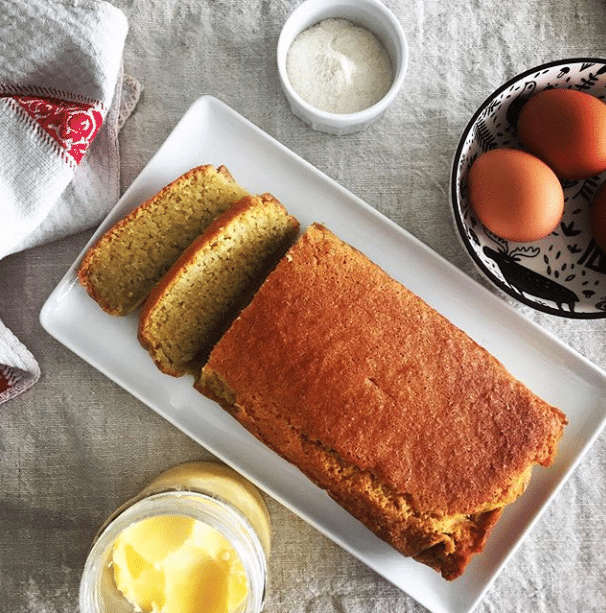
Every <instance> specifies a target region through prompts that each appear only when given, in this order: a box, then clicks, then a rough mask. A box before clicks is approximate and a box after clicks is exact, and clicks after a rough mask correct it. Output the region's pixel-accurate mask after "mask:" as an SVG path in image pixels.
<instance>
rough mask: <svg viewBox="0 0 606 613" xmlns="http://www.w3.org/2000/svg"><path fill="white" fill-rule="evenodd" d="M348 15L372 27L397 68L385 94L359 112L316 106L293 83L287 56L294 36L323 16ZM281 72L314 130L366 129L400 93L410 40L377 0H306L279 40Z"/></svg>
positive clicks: (347, 131)
mask: <svg viewBox="0 0 606 613" xmlns="http://www.w3.org/2000/svg"><path fill="white" fill-rule="evenodd" d="M330 18H332V19H334V18H342V19H348V20H349V21H351V22H352V23H355V24H356V25H359V26H362V27H365V28H366V29H367V30H369V31H371V32H372V33H373V34H374V35H375V36H377V37H378V38H379V40H380V41H381V42H382V43H383V45H384V46H385V48H386V49H387V52H388V53H389V55H390V57H391V61H392V66H393V69H394V81H393V83H392V85H391V87H390V89H389V91H388V92H387V93H386V94H385V96H384V97H383V98H382V99H381V100H380V101H379V102H377V103H376V104H374V105H373V106H371V107H369V108H367V109H364V110H363V111H359V112H357V113H347V114H336V113H328V112H326V111H321V110H319V109H316V108H314V107H313V106H311V105H310V104H308V103H307V102H306V101H305V100H303V98H301V96H300V95H299V94H298V93H297V92H296V91H295V90H294V89H293V88H292V86H291V85H290V82H289V79H288V74H287V72H286V56H287V54H288V50H289V48H290V46H291V44H292V42H293V41H294V39H295V38H296V37H297V36H298V35H299V34H300V33H301V32H303V30H306V29H307V28H309V27H311V26H313V25H315V24H317V23H318V22H320V21H322V20H324V19H330ZM277 61H278V72H279V74H280V82H281V84H282V89H283V91H284V94H285V96H286V98H287V100H288V102H289V104H290V107H291V109H292V111H293V113H294V114H295V115H296V116H297V117H299V119H301V120H302V121H304V122H305V123H306V124H308V125H309V126H311V127H312V128H313V129H314V130H318V131H320V132H326V133H329V134H336V135H343V134H351V133H353V132H359V131H361V130H364V129H365V128H367V127H368V126H369V125H371V124H372V123H374V122H375V121H377V119H379V118H380V117H381V116H382V115H383V114H384V113H385V111H386V109H387V108H388V107H389V106H390V104H391V103H392V102H393V100H394V98H395V97H396V95H397V94H398V92H399V90H400V88H401V87H402V83H403V81H404V76H405V74H406V68H407V66H408V43H407V41H406V36H405V34H404V30H403V29H402V26H401V25H400V23H399V21H398V20H397V19H396V17H395V16H394V14H393V13H392V12H391V11H390V10H389V9H387V7H385V5H383V4H382V3H380V2H379V1H378V0H306V1H305V2H303V4H301V5H299V6H298V7H297V8H296V9H295V10H294V11H293V12H292V14H291V15H290V17H289V18H288V19H287V20H286V23H285V24H284V27H283V29H282V32H281V33H280V38H279V40H278V51H277Z"/></svg>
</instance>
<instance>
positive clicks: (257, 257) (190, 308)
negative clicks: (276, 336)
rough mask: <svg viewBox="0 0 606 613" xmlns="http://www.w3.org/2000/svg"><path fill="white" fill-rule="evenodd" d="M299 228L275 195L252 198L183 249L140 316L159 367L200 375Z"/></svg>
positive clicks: (148, 346)
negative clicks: (199, 370)
mask: <svg viewBox="0 0 606 613" xmlns="http://www.w3.org/2000/svg"><path fill="white" fill-rule="evenodd" d="M298 229H299V224H298V222H297V220H296V219H295V218H294V217H292V216H291V215H289V214H288V212H287V211H286V209H285V208H284V206H283V205H282V204H281V203H280V202H278V200H276V199H275V198H274V197H273V196H271V195H270V194H264V195H262V196H247V197H245V198H243V199H242V200H240V201H238V202H236V203H235V204H234V205H233V206H232V207H231V208H230V209H228V210H227V211H226V212H225V213H223V214H222V215H221V216H220V217H219V218H217V219H216V220H215V222H213V224H212V225H211V226H210V227H209V228H208V230H207V231H206V232H204V233H203V234H202V235H201V236H200V237H199V238H198V239H196V241H194V243H193V244H192V245H191V246H190V247H189V248H188V249H186V251H185V252H184V253H183V254H182V256H181V257H180V258H179V260H178V261H177V262H176V263H175V265H174V266H173V267H172V268H171V270H170V271H169V272H168V274H167V275H165V277H164V278H163V279H162V280H161V281H160V283H158V285H157V286H156V287H154V289H153V290H152V291H151V293H150V295H149V297H148V299H147V300H146V302H145V304H144V306H143V309H142V312H141V317H140V322H139V331H138V335H139V341H140V342H141V344H142V345H143V346H144V347H145V348H146V349H147V350H148V351H149V352H150V355H151V356H152V358H153V360H154V362H155V363H156V365H157V366H158V368H160V370H162V371H163V372H165V373H167V374H171V375H173V376H180V375H182V374H185V373H187V372H191V371H192V369H193V370H197V368H198V366H199V365H200V362H203V361H204V359H205V357H206V356H207V355H208V353H209V352H210V349H211V348H212V345H213V344H214V342H216V341H217V340H218V338H219V337H220V335H221V333H222V332H223V331H224V330H225V328H226V327H227V326H228V324H229V322H230V321H231V320H232V319H233V318H234V317H236V315H237V313H238V312H239V311H240V310H241V309H242V308H243V306H244V305H245V304H246V303H247V302H248V300H249V299H250V298H251V297H252V295H253V294H254V292H255V291H256V290H257V288H258V287H259V285H260V284H261V283H262V281H263V279H264V278H265V276H266V275H267V273H268V272H269V270H270V269H271V268H272V267H273V266H274V265H275V264H276V263H277V261H278V260H279V258H280V257H281V256H282V255H283V254H284V252H285V251H286V250H287V249H288V247H289V246H290V245H291V244H292V242H293V241H294V239H295V237H296V234H297V232H298Z"/></svg>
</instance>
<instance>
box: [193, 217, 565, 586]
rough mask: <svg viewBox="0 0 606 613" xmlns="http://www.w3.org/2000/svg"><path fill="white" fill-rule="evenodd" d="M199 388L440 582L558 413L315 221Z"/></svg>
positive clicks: (476, 545)
mask: <svg viewBox="0 0 606 613" xmlns="http://www.w3.org/2000/svg"><path fill="white" fill-rule="evenodd" d="M196 387H197V388H198V389H199V390H200V391H201V392H203V393H205V394H206V395H207V396H209V397H211V398H213V399H214V400H216V401H218V402H219V403H221V404H222V405H223V406H224V407H225V408H226V409H227V410H229V411H230V412H232V413H233V415H234V416H235V417H236V418H237V419H238V420H239V421H240V422H241V423H242V424H244V425H245V426H246V427H247V428H248V429H249V430H250V431H251V432H252V433H253V434H255V435H256V436H257V437H258V438H260V439H261V440H262V441H264V442H265V443H266V444H267V445H268V446H270V447H272V448H273V449H274V450H275V451H277V452H278V453H279V454H281V455H282V456H284V457H285V458H286V459H288V460H289V461H291V462H293V463H294V464H295V465H297V466H298V467H299V468H300V469H301V470H302V471H303V472H304V473H305V474H306V475H308V476H309V477H310V478H311V479H312V480H313V481H314V482H316V483H317V484H318V485H320V486H321V487H323V488H325V489H326V490H327V492H328V493H329V494H330V495H331V496H332V497H333V498H335V500H337V502H339V503H340V504H341V505H342V506H343V507H344V508H345V509H347V510H348V511H349V512H350V513H352V514H353V515H354V516H355V517H357V518H358V519H359V520H360V521H362V522H363V523H364V524H365V525H366V526H368V527H369V528H370V529H371V530H373V531H374V532H375V533H376V534H377V535H379V536H380V537H381V538H383V539H384V540H385V541H387V542H388V543H390V544H391V545H392V546H394V547H395V548H396V549H398V550H399V551H400V552H402V553H403V554H404V555H407V556H413V557H415V558H416V559H417V560H419V561H421V562H424V563H425V564H428V565H429V566H431V567H433V568H434V569H436V570H437V571H439V572H441V573H442V575H443V576H444V577H445V578H447V579H454V578H456V577H458V576H459V575H460V574H461V573H462V572H463V570H464V568H465V566H466V565H467V563H468V562H469V559H470V557H471V556H472V554H474V553H477V552H479V551H481V550H482V549H483V547H484V545H485V541H486V538H487V536H488V534H489V533H490V530H491V529H492V527H493V526H494V524H495V523H496V521H497V520H498V518H499V516H500V514H501V511H502V509H503V507H504V506H505V505H507V504H509V503H511V502H513V501H514V500H515V499H516V498H517V497H518V496H519V495H520V494H521V493H522V492H523V491H524V489H525V487H526V485H527V483H528V480H529V478H530V475H531V470H532V467H533V465H535V464H537V463H539V464H543V465H548V464H549V463H550V462H551V461H552V459H553V457H554V455H555V453H556V446H557V443H558V441H559V439H560V437H561V435H562V432H563V428H564V425H565V423H566V418H565V416H564V414H563V413H562V412H561V411H559V410H558V409H556V408H554V407H552V406H550V405H549V404H547V403H545V402H544V401H542V400H541V399H540V398H539V397H537V396H536V395H535V394H534V393H533V392H532V391H530V390H529V389H528V388H527V387H526V386H524V385H523V384H522V383H521V382H519V381H518V380H516V379H515V378H513V377H512V376H511V375H510V374H509V373H508V372H507V371H506V369H505V368H504V367H503V366H502V364H501V363H500V362H498V361H497V360H496V359H495V358H494V357H493V356H491V355H490V354H489V353H488V352H487V351H486V350H484V349H483V348H482V347H480V346H479V345H478V344H477V343H476V342H474V341H473V340H472V339H471V338H469V337H468V336H467V335H466V334H465V333H464V332H462V331H461V330H460V329H458V328H456V327H455V326H454V325H453V324H451V323H450V322H449V321H448V320H447V319H445V318H444V317H443V316H441V315H440V314H438V313H437V312H436V311H435V310H433V309H432V308H431V307H429V306H428V305H427V304H426V303H425V302H424V301H423V300H422V299H421V298H419V297H418V296H416V295H415V294H414V293H412V292H411V291H409V290H408V289H407V288H405V287H404V286H402V285H401V284H399V283H397V282H396V281H394V280H393V279H392V278H391V277H389V276H388V275H387V274H386V273H385V272H384V271H383V270H381V269H380V268H379V267H378V266H376V265H375V264H373V263H372V262H371V261H370V260H369V259H368V258H367V257H366V256H365V255H363V254H362V253H360V252H359V251H357V250H356V249H354V248H352V247H351V246H349V245H347V244H346V243H344V242H343V241H341V240H340V239H339V238H337V237H336V236H335V235H334V234H333V233H331V232H330V231H329V230H327V229H326V228H324V227H323V226H321V225H318V224H314V225H313V226H311V227H310V228H308V230H307V232H306V233H305V234H304V235H303V236H302V237H301V239H300V240H299V241H298V242H297V243H296V244H295V245H294V246H293V247H292V249H291V250H290V251H289V252H288V253H287V255H286V257H284V258H283V259H282V261H281V262H280V264H279V265H278V266H277V267H276V269H275V270H274V271H273V272H272V273H271V274H270V276H269V277H268V279H267V280H266V282H265V283H264V284H263V285H262V286H261V288H260V290H259V291H258V293H257V294H256V296H255V298H254V299H253V300H252V302H251V304H250V305H249V306H248V307H247V308H246V309H244V310H243V311H242V313H241V314H240V316H239V317H238V319H237V320H236V321H235V322H234V323H233V324H232V326H231V327H230V328H229V330H228V331H227V332H226V333H225V335H224V336H223V337H222V338H221V340H220V341H219V342H218V343H217V345H216V346H215V348H214V349H213V351H212V353H211V354H210V357H209V360H208V362H207V363H206V365H205V366H204V368H203V369H202V371H201V375H200V379H199V381H198V382H197V383H196Z"/></svg>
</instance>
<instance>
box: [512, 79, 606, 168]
mask: <svg viewBox="0 0 606 613" xmlns="http://www.w3.org/2000/svg"><path fill="white" fill-rule="evenodd" d="M517 127H518V136H519V138H520V142H521V143H522V144H523V145H524V146H525V147H527V148H528V150H529V151H530V152H532V153H534V154H535V155H537V156H538V157H540V158H541V159H542V160H543V161H544V162H546V163H547V164H549V166H551V168H552V169H553V170H554V172H555V173H556V174H557V175H558V177H560V178H562V179H571V180H572V179H584V178H586V177H590V176H593V175H597V174H600V173H601V172H603V171H604V170H606V104H604V102H602V101H601V100H599V99H598V98H596V97H595V96H592V95H591V94H587V93H585V92H581V91H578V90H573V89H545V90H543V91H541V92H538V93H537V94H534V95H533V96H531V97H530V99H529V100H528V102H526V103H525V104H524V106H523V107H522V110H521V111H520V115H519V117H518V126H517Z"/></svg>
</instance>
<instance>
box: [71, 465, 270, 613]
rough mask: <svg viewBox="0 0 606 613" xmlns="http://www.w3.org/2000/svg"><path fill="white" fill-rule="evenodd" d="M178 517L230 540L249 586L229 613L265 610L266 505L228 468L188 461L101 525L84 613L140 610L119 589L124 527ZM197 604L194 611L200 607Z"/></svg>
mask: <svg viewBox="0 0 606 613" xmlns="http://www.w3.org/2000/svg"><path fill="white" fill-rule="evenodd" d="M175 517H177V518H189V519H191V520H198V521H199V522H202V524H205V525H206V526H209V527H210V528H212V529H214V530H216V531H218V532H219V533H220V534H221V535H222V536H223V537H225V539H227V542H228V543H229V545H230V551H231V550H233V551H235V553H236V554H237V556H238V558H239V560H240V562H241V567H242V568H243V569H244V573H245V576H246V587H247V590H246V596H245V598H244V600H243V601H242V602H241V604H240V605H239V606H238V607H237V608H235V609H234V610H233V611H230V613H259V612H260V611H261V610H262V609H263V604H264V598H265V592H266V589H267V560H268V557H269V553H270V535H271V527H270V519H269V513H268V510H267V506H266V505H265V502H264V500H263V498H262V497H261V495H260V493H259V492H258V491H257V489H256V488H255V487H254V486H253V485H252V484H251V483H249V482H248V481H247V480H245V479H244V478H243V477H242V476H240V475H239V474H238V473H236V472H235V471H233V470H231V469H230V468H228V467H227V466H224V465H221V464H218V463H215V462H190V463H187V464H182V465H180V466H176V467H174V468H171V469H169V470H168V471H166V472H164V473H162V474H161V475H160V476H159V477H157V478H156V479H154V481H152V482H151V483H150V484H149V486H147V487H146V488H145V489H144V490H143V491H142V492H141V493H140V494H139V495H137V496H136V497H135V498H133V499H131V500H129V501H128V502H127V503H126V504H125V505H123V506H122V507H120V508H119V509H118V510H117V511H116V512H115V513H114V514H113V515H112V516H111V517H110V518H109V519H108V520H107V521H106V522H105V524H104V525H103V526H102V527H101V529H100V530H99V532H98V534H97V536H96V537H95V540H94V541H93V545H92V547H91V550H90V552H89V555H88V558H87V560H86V563H85V565H84V571H83V574H82V580H81V583H80V611H81V613H132V612H133V611H137V610H141V609H140V608H137V607H136V606H135V603H133V602H132V600H129V599H127V598H126V597H125V596H124V594H123V593H122V592H121V591H120V589H119V588H118V585H117V583H116V577H115V570H116V569H115V564H114V551H115V549H116V546H117V543H119V542H120V540H119V539H120V537H121V536H123V535H125V531H126V530H128V529H130V528H131V527H132V526H135V525H137V524H139V525H141V524H140V523H139V522H143V521H144V520H147V519H150V518H164V519H166V518H169V519H170V518H175ZM131 532H132V531H131ZM211 532H213V531H212V530H211ZM213 533H214V532H213ZM126 534H128V533H126ZM207 596H208V595H207ZM205 599H206V597H205ZM195 604H196V603H192V613H193V612H194V611H199V610H200V609H199V608H196V607H195ZM143 610H145V609H143ZM160 611H162V609H160ZM166 613H170V609H167V610H166Z"/></svg>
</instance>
